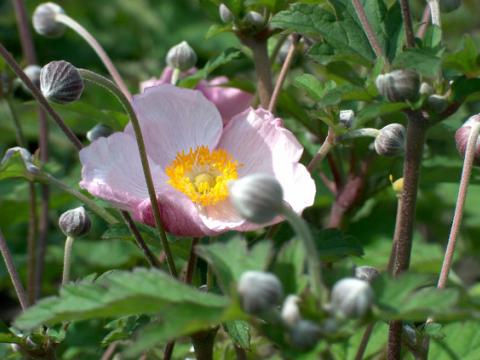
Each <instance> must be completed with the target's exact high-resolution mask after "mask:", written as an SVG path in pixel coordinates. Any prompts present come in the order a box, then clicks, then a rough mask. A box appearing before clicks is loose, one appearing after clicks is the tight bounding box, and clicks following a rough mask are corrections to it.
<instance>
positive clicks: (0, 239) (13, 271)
mask: <svg viewBox="0 0 480 360" xmlns="http://www.w3.org/2000/svg"><path fill="white" fill-rule="evenodd" d="M0 252H1V253H2V257H3V260H4V261H5V266H6V268H7V271H8V274H9V275H10V279H11V280H12V284H13V287H14V289H15V292H16V293H17V297H18V301H19V302H20V306H21V307H22V310H24V311H25V310H26V309H27V308H28V298H27V294H26V293H25V289H24V288H23V285H22V282H21V281H20V277H19V276H18V271H17V268H16V267H15V264H14V263H13V258H12V254H11V253H10V250H9V248H8V245H7V242H6V240H5V238H4V236H3V233H2V231H1V230H0Z"/></svg>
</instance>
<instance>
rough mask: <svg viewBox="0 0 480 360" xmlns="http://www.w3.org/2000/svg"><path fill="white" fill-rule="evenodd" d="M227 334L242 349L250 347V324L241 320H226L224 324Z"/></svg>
mask: <svg viewBox="0 0 480 360" xmlns="http://www.w3.org/2000/svg"><path fill="white" fill-rule="evenodd" d="M223 326H224V327H225V330H226V331H227V333H228V335H229V336H230V338H231V339H232V341H233V342H234V343H235V345H237V346H240V347H241V348H242V349H246V350H248V349H250V325H249V324H248V322H246V321H243V320H234V321H227V322H226V323H225V324H224V325H223Z"/></svg>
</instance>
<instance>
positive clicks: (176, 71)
mask: <svg viewBox="0 0 480 360" xmlns="http://www.w3.org/2000/svg"><path fill="white" fill-rule="evenodd" d="M179 77H180V69H179V68H175V69H173V73H172V79H171V80H170V83H171V84H172V85H177V82H178V78H179Z"/></svg>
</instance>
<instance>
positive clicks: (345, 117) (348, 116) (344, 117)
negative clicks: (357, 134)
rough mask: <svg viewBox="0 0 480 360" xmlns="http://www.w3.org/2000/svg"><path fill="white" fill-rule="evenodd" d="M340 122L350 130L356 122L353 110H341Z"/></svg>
mask: <svg viewBox="0 0 480 360" xmlns="http://www.w3.org/2000/svg"><path fill="white" fill-rule="evenodd" d="M339 121H340V124H342V125H343V126H344V127H345V128H347V129H350V128H351V127H352V126H353V123H354V121H355V113H354V112H353V110H340V115H339Z"/></svg>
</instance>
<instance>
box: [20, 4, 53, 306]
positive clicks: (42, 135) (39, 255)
mask: <svg viewBox="0 0 480 360" xmlns="http://www.w3.org/2000/svg"><path fill="white" fill-rule="evenodd" d="M12 2H13V6H14V8H15V15H16V17H17V24H18V31H19V33H20V43H21V45H22V51H23V53H24V55H25V58H26V60H27V63H28V64H29V65H36V64H37V55H36V52H35V46H34V45H33V39H32V33H31V31H30V25H29V19H28V16H27V11H26V9H25V3H24V1H23V0H12ZM38 123H39V132H38V144H39V148H40V161H41V162H42V163H43V164H45V163H46V162H47V161H48V153H49V151H48V121H47V114H46V113H45V111H44V110H43V109H42V108H41V107H39V108H38ZM20 146H23V145H20ZM40 190H41V198H40V202H41V207H40V225H39V227H38V230H39V231H37V224H36V222H37V219H36V209H35V219H34V220H35V243H36V244H35V253H36V255H34V256H35V257H36V261H35V262H36V264H34V263H30V262H29V266H31V265H35V268H34V269H32V270H30V269H29V282H28V293H29V298H30V302H31V303H32V302H33V301H34V300H35V299H36V298H37V297H38V296H39V293H40V284H41V279H42V274H43V264H44V262H45V250H46V242H47V231H48V213H49V212H48V211H49V198H50V191H49V189H48V185H45V184H44V185H41V187H40ZM31 212H32V214H33V211H31ZM31 216H32V215H31ZM31 221H33V220H31ZM37 233H38V240H37V239H36V236H37ZM32 249H33V248H32ZM31 275H32V276H34V278H30V276H31ZM30 281H33V282H32V283H31V282H30ZM32 296H33V297H32Z"/></svg>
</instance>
